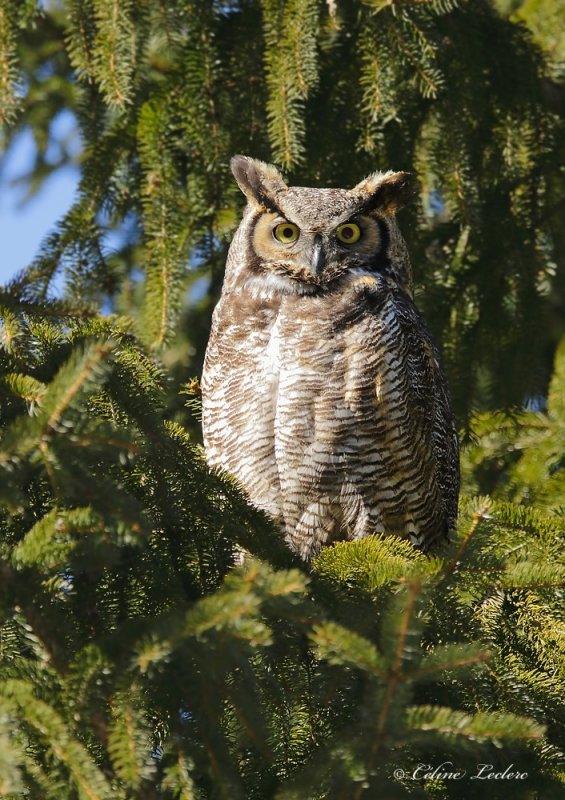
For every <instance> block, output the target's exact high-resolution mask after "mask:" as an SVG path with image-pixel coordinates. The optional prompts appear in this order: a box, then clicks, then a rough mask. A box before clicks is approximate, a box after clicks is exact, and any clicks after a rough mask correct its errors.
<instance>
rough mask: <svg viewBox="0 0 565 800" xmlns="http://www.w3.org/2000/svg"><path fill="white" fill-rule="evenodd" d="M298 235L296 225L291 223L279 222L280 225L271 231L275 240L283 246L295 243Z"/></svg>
mask: <svg viewBox="0 0 565 800" xmlns="http://www.w3.org/2000/svg"><path fill="white" fill-rule="evenodd" d="M299 233H300V231H299V230H298V225H294V224H293V223H292V222H281V223H280V225H277V226H276V228H275V229H274V230H273V236H274V237H275V239H276V240H277V241H278V242H282V243H283V244H292V243H293V242H295V241H296V240H297V239H298V234H299Z"/></svg>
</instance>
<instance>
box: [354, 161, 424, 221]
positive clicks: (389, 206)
mask: <svg viewBox="0 0 565 800" xmlns="http://www.w3.org/2000/svg"><path fill="white" fill-rule="evenodd" d="M351 191H352V192H353V193H354V194H357V195H360V199H361V201H362V202H363V201H365V202H363V208H364V210H366V211H372V210H378V211H382V212H383V213H384V214H396V212H397V211H400V209H401V208H403V207H404V206H405V205H406V204H407V203H409V202H410V200H413V199H414V197H416V195H417V194H418V186H417V184H416V182H415V181H414V179H413V177H412V175H411V174H410V173H409V172H391V171H389V172H373V174H372V175H369V176H368V177H367V178H365V179H364V180H362V181H361V183H358V184H357V186H355V187H354V188H353V189H352V190H351Z"/></svg>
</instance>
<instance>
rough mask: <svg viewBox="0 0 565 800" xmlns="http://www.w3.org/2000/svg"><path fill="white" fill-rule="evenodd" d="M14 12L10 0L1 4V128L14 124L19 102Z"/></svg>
mask: <svg viewBox="0 0 565 800" xmlns="http://www.w3.org/2000/svg"><path fill="white" fill-rule="evenodd" d="M13 14H14V10H13V8H12V3H11V1H10V0H1V2H0V126H3V125H6V124H8V123H10V122H12V120H13V118H14V115H15V112H16V109H17V107H18V101H17V99H16V96H15V91H14V88H15V83H16V80H17V70H16V64H17V56H16V38H15V35H14V30H13V22H12V18H13Z"/></svg>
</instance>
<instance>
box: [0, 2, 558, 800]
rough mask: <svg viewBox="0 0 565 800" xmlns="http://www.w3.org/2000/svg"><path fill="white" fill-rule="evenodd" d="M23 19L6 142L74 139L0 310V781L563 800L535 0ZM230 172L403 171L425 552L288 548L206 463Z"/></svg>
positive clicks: (116, 11)
mask: <svg viewBox="0 0 565 800" xmlns="http://www.w3.org/2000/svg"><path fill="white" fill-rule="evenodd" d="M44 5H45V4H38V3H36V2H34V1H33V0H26V2H21V0H0V118H1V120H2V123H3V126H4V127H3V132H2V142H3V146H4V148H5V151H6V158H9V156H10V147H11V144H12V142H13V141H14V139H15V137H17V135H18V132H19V131H21V130H22V129H24V128H29V129H30V130H31V131H32V133H33V135H34V138H35V142H36V145H37V158H36V162H35V164H34V165H33V168H32V170H31V173H30V177H29V180H30V188H31V189H32V190H33V189H34V188H36V187H37V186H39V185H41V181H42V180H43V179H44V178H45V176H46V175H47V174H48V173H49V171H50V169H52V168H53V165H52V164H50V159H49V153H48V146H49V143H50V141H51V140H52V126H53V120H54V119H55V118H56V116H57V115H58V114H59V113H60V112H61V111H66V112H71V113H72V114H73V115H74V116H75V118H76V120H77V125H78V126H79V130H80V134H81V137H82V142H83V152H82V156H81V161H80V169H81V180H80V186H79V191H78V194H77V199H76V202H75V203H74V205H73V207H72V208H71V209H70V211H69V212H68V213H67V214H66V215H65V216H64V218H62V219H61V220H60V221H59V223H58V224H57V226H56V228H55V229H54V230H53V231H52V232H51V233H50V234H49V235H48V237H47V238H46V240H45V241H44V242H43V245H42V247H41V249H40V251H39V253H38V254H37V257H36V258H35V260H34V261H33V263H32V264H30V265H29V266H28V268H27V269H25V270H24V271H23V272H22V273H21V274H19V275H17V276H16V277H15V278H14V279H13V280H12V281H11V282H10V283H9V284H8V285H6V286H4V287H3V288H2V289H1V290H0V316H1V342H0V345H1V359H0V426H1V431H2V433H1V439H0V471H1V479H0V526H1V534H0V573H1V576H2V589H1V592H0V609H1V615H0V677H1V680H0V796H3V797H6V798H9V799H10V800H12V798H18V797H22V796H25V797H31V798H36V800H49V799H50V798H53V800H55V798H56V800H67V799H68V800H75V798H77V799H78V798H80V799H81V800H82V798H88V799H89V800H96V799H98V798H118V799H119V798H124V800H126V798H128V800H129V799H130V798H139V800H141V799H142V798H143V799H144V800H145V799H149V798H164V799H165V800H168V799H169V798H171V800H172V799H173V798H177V799H178V800H188V799H189V798H190V799H191V800H192V799H193V798H197V799H198V800H207V799H208V798H210V799H212V798H226V799H227V798H230V800H233V799H234V798H235V799H236V800H237V798H241V800H268V799H269V798H273V800H326V799H327V800H329V798H331V799H332V800H337V799H338V798H343V800H361V799H362V798H363V800H368V799H369V798H375V797H383V798H387V800H388V798H395V797H415V798H416V797H421V798H431V799H433V800H435V799H436V798H438V799H439V798H454V800H472V798H474V797H479V796H481V797H482V796H484V794H485V791H486V788H485V780H479V779H475V780H472V779H471V776H472V775H475V774H476V773H477V771H478V765H479V764H486V765H489V764H490V765H492V770H491V771H493V772H503V771H504V770H505V769H506V768H509V767H510V766H511V765H513V769H512V770H511V771H512V772H518V773H520V774H527V777H524V778H505V779H488V780H487V782H486V787H488V794H489V796H490V797H492V798H495V800H496V798H501V799H502V798H507V797H509V796H512V797H516V798H524V800H541V798H543V800H546V798H547V799H549V800H551V798H560V797H561V796H562V793H563V785H564V783H565V755H564V751H565V741H564V739H565V726H564V721H565V708H564V705H563V697H564V695H565V691H564V689H565V686H564V681H565V655H564V653H565V648H564V636H563V626H562V614H563V589H564V586H565V563H564V559H563V556H562V545H563V539H564V534H565V523H564V518H563V505H562V500H561V497H562V492H561V487H562V485H563V479H562V474H561V473H562V471H563V463H564V443H565V434H564V431H565V417H564V405H563V391H564V374H565V372H564V370H565V367H564V362H563V359H564V351H563V345H561V346H560V347H559V349H558V350H557V352H556V346H557V343H558V341H559V340H560V338H561V337H562V335H563V333H565V331H564V323H563V319H564V315H563V309H564V305H565V300H564V288H565V287H564V283H563V278H562V275H563V271H562V263H561V261H562V256H561V252H562V251H561V248H560V244H561V241H562V237H563V233H562V226H560V224H559V222H560V209H561V208H562V204H563V201H562V197H563V183H564V181H563V172H562V170H560V167H559V164H560V155H561V154H562V153H563V125H562V122H561V120H560V118H559V112H560V110H561V109H562V105H563V91H564V88H563V84H562V82H561V81H562V73H561V71H560V67H559V64H558V63H557V59H558V56H557V55H556V53H557V52H558V47H557V45H556V46H552V47H553V49H552V47H547V48H546V47H545V44H544V39H543V36H544V34H543V27H540V26H539V25H537V24H536V22H535V19H536V13H535V7H534V6H535V4H533V3H522V4H518V5H520V8H518V7H517V6H516V7H515V8H514V7H513V8H510V7H506V6H508V4H506V6H503V4H498V5H501V8H498V7H497V5H495V4H494V3H493V2H487V0H473V2H465V0H429V1H426V0H366V2H363V3H355V2H350V0H336V2H327V3H325V2H313V0H292V1H291V2H282V1H279V0H264V2H262V3H258V2H254V1H253V0H248V1H246V0H242V1H241V2H235V0H234V2H222V3H219V2H213V1H212V0H168V2H163V1H162V0H143V2H139V3H133V2H130V1H129V0H60V2H53V3H48V4H46V7H43V6H44ZM507 14H510V16H508V15H507ZM531 20H533V21H531ZM524 21H526V22H528V24H531V26H532V27H531V30H530V29H528V28H527V27H526V26H525V23H524ZM532 31H533V33H532ZM236 152H244V153H248V154H250V155H253V156H256V157H260V158H264V159H265V160H272V161H275V162H277V163H278V164H279V165H280V166H281V167H282V168H283V169H284V170H285V171H286V173H287V174H288V176H289V178H290V180H294V181H296V182H299V183H301V184H310V185H343V186H347V185H353V184H354V183H355V182H356V181H357V180H359V179H360V178H361V177H363V175H364V174H367V173H369V172H370V171H372V170H374V169H375V168H382V169H388V168H393V169H407V170H409V171H412V172H413V173H415V174H416V176H417V177H418V180H419V181H420V186H421V192H420V197H419V200H418V202H417V203H416V204H415V205H414V207H413V208H412V210H411V211H408V212H406V215H405V217H404V219H403V220H402V226H403V229H404V231H405V233H406V236H407V239H408V242H409V246H410V250H411V253H412V255H413V260H414V266H415V273H416V282H417V285H418V287H419V304H420V305H421V306H422V308H423V310H424V313H425V315H426V317H427V318H428V319H429V321H430V324H431V326H432V328H433V329H434V332H435V334H436V337H437V338H438V340H439V341H440V342H441V345H442V350H443V354H444V359H445V362H446V366H447V369H448V372H449V375H450V382H451V386H452V391H453V395H454V399H455V403H456V408H457V412H458V415H459V418H460V421H461V424H462V428H463V429H464V430H465V431H466V432H467V433H468V434H469V438H470V439H471V442H470V444H469V446H468V447H467V448H466V450H465V452H464V458H463V461H464V475H465V489H466V494H465V496H464V497H463V498H462V503H461V514H460V523H459V526H458V531H457V533H456V534H455V535H454V537H453V541H452V542H451V543H450V544H448V545H446V546H445V548H444V549H443V550H442V551H441V552H439V553H437V554H436V555H434V556H423V555H422V554H420V553H418V552H417V551H416V550H415V549H414V548H413V547H412V546H411V545H409V544H408V543H406V542H403V541H399V540H397V539H394V538H391V537H387V536H375V537H370V538H368V539H366V540H363V541H360V542H355V543H341V544H338V545H336V546H334V547H332V548H328V549H326V550H324V551H323V552H322V553H321V554H320V555H319V556H318V557H317V558H316V559H315V561H314V563H313V564H311V565H308V564H304V563H302V562H301V561H299V560H298V559H296V558H295V557H294V556H293V555H292V553H291V552H290V551H289V550H288V549H287V548H286V547H285V546H284V544H283V543H282V541H281V537H280V534H279V532H278V531H277V530H276V527H275V526H274V525H273V524H272V523H271V522H270V521H269V520H268V519H267V518H266V517H265V516H264V515H262V514H261V513H260V512H258V511H256V510H254V509H253V508H252V507H250V506H249V505H248V504H247V502H246V500H245V498H244V497H243V496H242V495H241V493H240V491H239V489H238V488H237V486H236V485H235V484H234V482H233V481H232V479H231V478H230V476H229V475H220V474H216V473H211V472H210V471H209V470H208V469H207V467H206V464H205V460H204V457H203V453H202V449H201V446H200V445H199V432H198V431H199V425H198V406H199V400H198V381H197V378H198V374H199V371H200V367H201V363H202V356H203V350H204V346H205V343H206V338H207V331H208V326H209V318H210V313H211V309H212V307H213V305H214V302H215V300H216V298H217V296H218V291H219V287H220V285H221V280H222V270H223V263H224V259H225V254H226V250H227V246H228V243H229V240H230V237H231V235H232V234H233V231H234V228H235V225H236V224H237V220H238V217H239V214H240V213H241V200H240V196H239V192H238V191H237V188H236V187H235V186H234V184H233V181H232V179H231V176H230V174H229V170H228V166H227V165H228V161H229V158H230V156H231V155H232V154H233V153H236ZM62 153H63V155H62V158H63V160H64V158H65V151H64V148H63V150H62ZM110 231H111V232H113V233H114V236H118V237H119V239H118V240H119V242H120V245H119V246H118V247H117V248H113V249H112V248H110V246H109V239H108V232H110ZM114 240H115V239H114ZM560 270H561V271H560ZM58 276H64V278H65V281H66V283H65V290H64V292H63V293H62V294H59V295H58V294H57V293H56V292H55V291H54V290H53V286H54V283H55V280H56V278H57V277H58ZM554 359H555V361H554ZM552 370H553V373H552ZM552 374H553V377H551V375H552ZM540 397H544V398H545V397H547V401H546V403H545V404H544V402H542V401H541V400H540V399H539V398H540ZM528 401H529V404H528ZM487 495H488V496H487ZM236 547H243V548H245V550H247V551H248V553H249V554H250V555H249V558H248V559H247V561H246V563H245V565H244V566H243V567H238V568H234V567H233V566H232V563H233V551H234V548H236ZM444 763H446V764H449V763H451V764H452V765H453V769H454V770H455V771H459V772H463V771H465V773H466V774H465V776H464V777H462V778H450V777H449V776H447V777H446V776H445V775H444V774H443V773H442V772H441V771H440V772H439V773H438V774H435V775H433V774H431V772H430V770H432V772H433V766H434V765H441V764H444ZM425 765H429V766H430V769H428V770H426V768H425ZM487 771H488V770H487Z"/></svg>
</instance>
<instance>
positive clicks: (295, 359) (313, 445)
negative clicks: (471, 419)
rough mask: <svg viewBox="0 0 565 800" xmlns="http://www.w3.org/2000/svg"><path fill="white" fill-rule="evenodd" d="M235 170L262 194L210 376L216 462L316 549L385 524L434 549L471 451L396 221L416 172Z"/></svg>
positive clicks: (220, 320) (240, 247) (251, 200)
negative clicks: (305, 183) (357, 175)
mask: <svg viewBox="0 0 565 800" xmlns="http://www.w3.org/2000/svg"><path fill="white" fill-rule="evenodd" d="M231 168H232V171H233V174H234V176H235V179H236V181H237V183H238V184H239V187H240V188H241V190H242V191H243V193H244V194H245V196H246V198H247V201H248V202H247V207H246V209H245V212H244V215H243V218H242V220H241V223H240V225H239V227H238V229H237V231H236V233H235V236H234V239H233V241H232V244H231V246H230V249H229V253H228V258H227V264H226V272H225V279H224V285H223V289H222V294H221V297H220V300H219V303H218V305H217V306H216V308H215V311H214V315H213V320H212V329H211V335H210V339H209V343H208V347H207V351H206V358H205V364H204V371H203V377H202V398H203V435H204V446H205V450H206V456H207V460H208V463H209V464H210V465H211V466H213V467H221V468H222V469H224V470H227V471H228V472H230V473H232V474H233V475H234V476H236V478H237V479H238V481H239V483H240V484H241V486H242V487H243V488H244V490H245V492H246V493H247V495H248V497H249V499H250V501H251V502H252V503H253V504H254V505H255V506H257V507H258V508H260V509H263V510H264V511H265V512H267V514H269V515H270V516H271V517H272V518H273V519H274V520H276V521H277V522H278V523H279V525H280V528H281V530H282V532H283V535H284V537H285V539H286V541H287V542H288V545H289V546H290V547H291V548H292V549H293V550H294V551H295V552H296V553H298V554H299V555H300V556H302V557H303V558H304V559H310V558H312V556H314V555H315V554H316V553H318V552H319V550H320V548H322V547H324V546H326V545H329V544H331V543H333V542H336V541H340V540H356V539H360V538H362V537H365V536H368V535H370V534H374V533H385V534H394V535H396V536H399V537H403V538H407V539H409V540H411V541H412V542H413V543H414V544H415V545H416V546H418V547H419V548H421V549H422V550H424V551H428V550H429V549H430V548H432V547H433V546H434V545H435V544H436V543H437V542H439V541H441V540H442V539H443V538H444V537H446V535H447V533H448V531H449V529H450V528H451V527H452V526H453V525H454V522H455V518H456V514H457V500H458V493H459V458H458V443H457V435H456V430H455V425H454V419H453V415H452V412H451V410H450V404H449V397H448V390H447V383H446V378H445V375H444V373H443V371H442V367H441V364H440V359H439V354H438V351H437V349H436V346H435V344H434V342H433V340H432V337H431V335H430V333H429V331H428V329H427V327H426V324H425V322H424V320H423V318H422V316H421V315H420V313H419V311H418V309H417V308H416V306H415V304H414V300H413V297H412V278H411V268H410V262H409V257H408V252H407V248H406V245H405V242H404V239H403V238H402V235H401V233H400V231H399V228H398V226H397V223H396V220H395V214H396V212H397V211H398V210H399V209H400V208H401V207H402V206H403V205H404V204H405V203H406V202H407V201H408V200H409V199H410V197H411V195H412V194H413V189H412V188H411V182H410V179H409V175H408V174H407V173H404V172H384V173H382V172H375V173H374V174H372V175H370V176H369V177H367V178H366V179H365V180H363V181H361V183H358V184H357V185H356V186H354V187H353V188H352V189H314V188H306V187H301V186H287V185H286V183H285V181H284V179H283V177H282V176H281V174H280V173H279V172H278V171H277V169H276V168H275V167H273V166H270V165H268V164H265V163H263V162H261V161H258V160H255V159H252V158H248V157H246V156H235V157H234V158H233V159H232V161H231Z"/></svg>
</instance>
